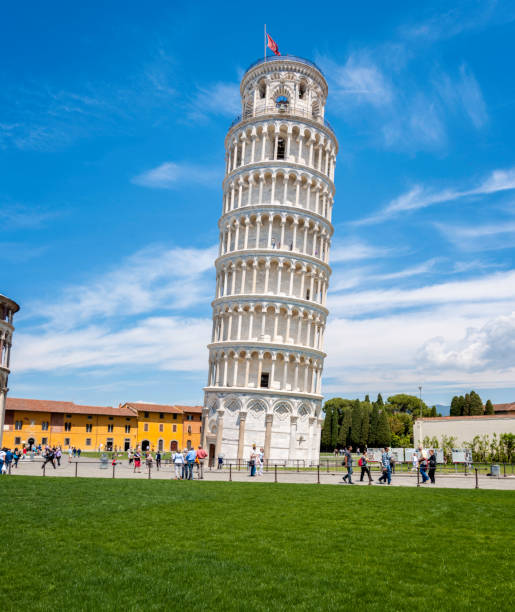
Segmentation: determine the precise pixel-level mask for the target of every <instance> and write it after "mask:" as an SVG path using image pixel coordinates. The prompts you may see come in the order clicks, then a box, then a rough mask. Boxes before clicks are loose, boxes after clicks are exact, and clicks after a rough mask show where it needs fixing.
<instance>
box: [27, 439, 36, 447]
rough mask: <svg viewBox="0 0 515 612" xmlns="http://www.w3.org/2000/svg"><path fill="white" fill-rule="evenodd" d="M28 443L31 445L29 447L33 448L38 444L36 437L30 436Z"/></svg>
mask: <svg viewBox="0 0 515 612" xmlns="http://www.w3.org/2000/svg"><path fill="white" fill-rule="evenodd" d="M27 444H28V445H29V448H32V447H33V446H34V445H35V444H36V439H35V438H29V439H28V440H27Z"/></svg>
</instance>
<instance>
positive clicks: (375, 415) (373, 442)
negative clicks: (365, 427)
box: [368, 404, 379, 447]
mask: <svg viewBox="0 0 515 612" xmlns="http://www.w3.org/2000/svg"><path fill="white" fill-rule="evenodd" d="M378 425H379V408H378V407H377V404H374V406H373V408H372V414H371V415H370V431H369V434H368V444H369V445H370V446H371V447H377V426H378Z"/></svg>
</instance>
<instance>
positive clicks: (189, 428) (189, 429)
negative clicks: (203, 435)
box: [188, 425, 191, 434]
mask: <svg viewBox="0 0 515 612" xmlns="http://www.w3.org/2000/svg"><path fill="white" fill-rule="evenodd" d="M188 433H189V434H190V433H191V425H188Z"/></svg>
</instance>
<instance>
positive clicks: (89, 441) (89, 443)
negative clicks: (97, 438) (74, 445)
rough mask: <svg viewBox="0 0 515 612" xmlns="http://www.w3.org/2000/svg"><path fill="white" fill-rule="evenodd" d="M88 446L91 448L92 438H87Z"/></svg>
mask: <svg viewBox="0 0 515 612" xmlns="http://www.w3.org/2000/svg"><path fill="white" fill-rule="evenodd" d="M86 446H91V438H86Z"/></svg>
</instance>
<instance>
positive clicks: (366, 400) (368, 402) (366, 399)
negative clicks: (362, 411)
mask: <svg viewBox="0 0 515 612" xmlns="http://www.w3.org/2000/svg"><path fill="white" fill-rule="evenodd" d="M365 402H366V403H367V404H370V398H369V397H368V393H367V394H366V395H365Z"/></svg>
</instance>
